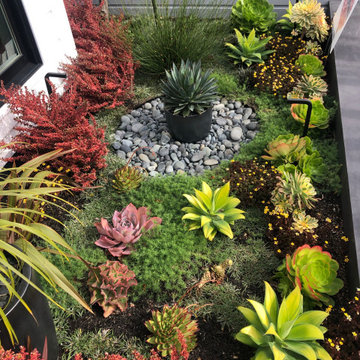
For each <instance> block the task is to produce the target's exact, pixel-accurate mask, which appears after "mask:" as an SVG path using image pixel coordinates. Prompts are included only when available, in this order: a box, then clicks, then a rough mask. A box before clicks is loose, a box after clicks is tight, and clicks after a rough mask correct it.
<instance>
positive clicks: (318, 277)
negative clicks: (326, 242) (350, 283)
mask: <svg viewBox="0 0 360 360" xmlns="http://www.w3.org/2000/svg"><path fill="white" fill-rule="evenodd" d="M338 269H339V264H338V262H337V261H336V260H334V259H333V258H332V257H331V255H330V254H329V253H328V252H327V251H323V250H322V248H321V247H320V246H314V247H310V246H309V245H303V246H301V247H299V248H297V249H296V251H295V252H294V254H293V255H292V256H290V255H289V254H288V255H286V260H284V263H283V264H282V265H281V266H280V267H279V268H278V271H279V272H280V274H281V273H282V274H283V275H285V276H283V277H280V278H281V279H282V280H281V284H280V287H281V288H282V290H283V292H284V293H288V292H289V291H290V290H291V288H292V287H294V286H298V287H299V288H300V289H301V291H302V293H303V294H304V295H306V296H307V297H308V298H310V300H311V301H312V302H315V303H316V304H317V305H320V306H321V303H324V304H325V305H334V300H333V299H332V298H331V297H330V296H332V295H335V294H337V293H338V292H339V290H340V289H341V288H342V287H343V286H344V283H343V281H342V280H341V279H339V278H337V277H336V276H337V271H338ZM289 280H290V281H289Z"/></svg>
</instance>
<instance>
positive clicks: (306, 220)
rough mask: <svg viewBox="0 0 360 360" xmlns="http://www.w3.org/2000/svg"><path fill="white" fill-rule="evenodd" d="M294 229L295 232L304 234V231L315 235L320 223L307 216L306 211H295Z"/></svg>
mask: <svg viewBox="0 0 360 360" xmlns="http://www.w3.org/2000/svg"><path fill="white" fill-rule="evenodd" d="M293 220H294V222H293V223H292V227H293V229H294V231H296V232H299V233H300V234H302V233H303V232H304V231H305V232H308V233H313V232H314V229H316V228H317V227H318V221H317V220H316V219H315V218H314V217H312V216H310V215H306V213H305V211H295V212H294V213H293Z"/></svg>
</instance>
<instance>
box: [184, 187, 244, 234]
mask: <svg viewBox="0 0 360 360" xmlns="http://www.w3.org/2000/svg"><path fill="white" fill-rule="evenodd" d="M194 190H195V196H194V195H188V194H183V195H184V196H185V197H186V199H188V201H189V203H190V204H191V205H192V206H188V207H184V208H182V210H183V211H186V212H187V214H185V215H184V216H183V217H182V218H183V219H188V220H191V221H192V224H191V226H190V228H189V230H195V229H200V228H201V227H202V228H203V232H204V236H205V238H206V239H209V240H210V241H211V240H213V239H214V237H215V235H216V233H217V232H218V231H220V232H222V233H223V234H225V235H226V236H228V237H229V238H230V239H232V238H233V236H234V235H233V232H232V230H231V228H230V225H233V224H234V222H235V220H239V219H245V216H244V215H243V213H244V211H242V210H240V209H236V206H237V205H238V204H239V203H240V200H239V199H237V198H235V197H231V196H229V192H230V182H227V183H226V184H225V185H224V186H222V187H221V188H218V189H216V190H215V191H214V192H213V191H212V190H211V188H210V186H209V185H208V184H207V183H206V182H204V181H203V183H202V191H200V190H197V189H194Z"/></svg>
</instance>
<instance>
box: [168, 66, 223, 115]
mask: <svg viewBox="0 0 360 360" xmlns="http://www.w3.org/2000/svg"><path fill="white" fill-rule="evenodd" d="M210 74H211V71H210V70H207V71H206V72H205V73H204V74H201V62H200V61H199V62H197V63H192V62H191V61H190V60H186V62H184V61H183V60H181V65H180V67H179V69H178V68H177V67H176V65H175V64H173V66H172V69H171V72H170V73H169V72H168V71H166V79H167V81H166V82H165V81H163V82H162V91H163V93H164V103H165V108H166V109H167V110H168V111H170V112H172V113H173V114H175V115H181V116H189V115H191V114H201V113H203V112H204V111H205V110H206V109H208V108H209V107H211V103H212V101H215V100H216V99H217V97H216V88H217V87H216V80H215V79H214V78H211V77H210Z"/></svg>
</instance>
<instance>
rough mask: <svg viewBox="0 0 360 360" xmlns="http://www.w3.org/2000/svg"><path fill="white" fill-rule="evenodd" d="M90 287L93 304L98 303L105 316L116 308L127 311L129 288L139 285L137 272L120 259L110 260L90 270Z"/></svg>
mask: <svg viewBox="0 0 360 360" xmlns="http://www.w3.org/2000/svg"><path fill="white" fill-rule="evenodd" d="M87 284H88V287H89V290H90V293H91V300H90V303H91V304H95V303H98V304H99V305H100V306H101V307H102V308H103V310H104V317H108V316H110V315H111V314H112V313H113V312H114V311H115V310H118V309H119V310H121V311H125V310H126V308H127V301H128V295H127V293H128V290H129V288H130V287H131V286H135V285H137V281H136V279H135V273H134V272H133V271H131V270H129V269H128V267H127V266H126V265H124V264H121V263H120V262H119V261H110V260H108V261H107V262H106V263H105V264H102V265H99V266H98V267H95V268H93V269H92V270H91V271H90V272H89V279H88V282H87Z"/></svg>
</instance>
